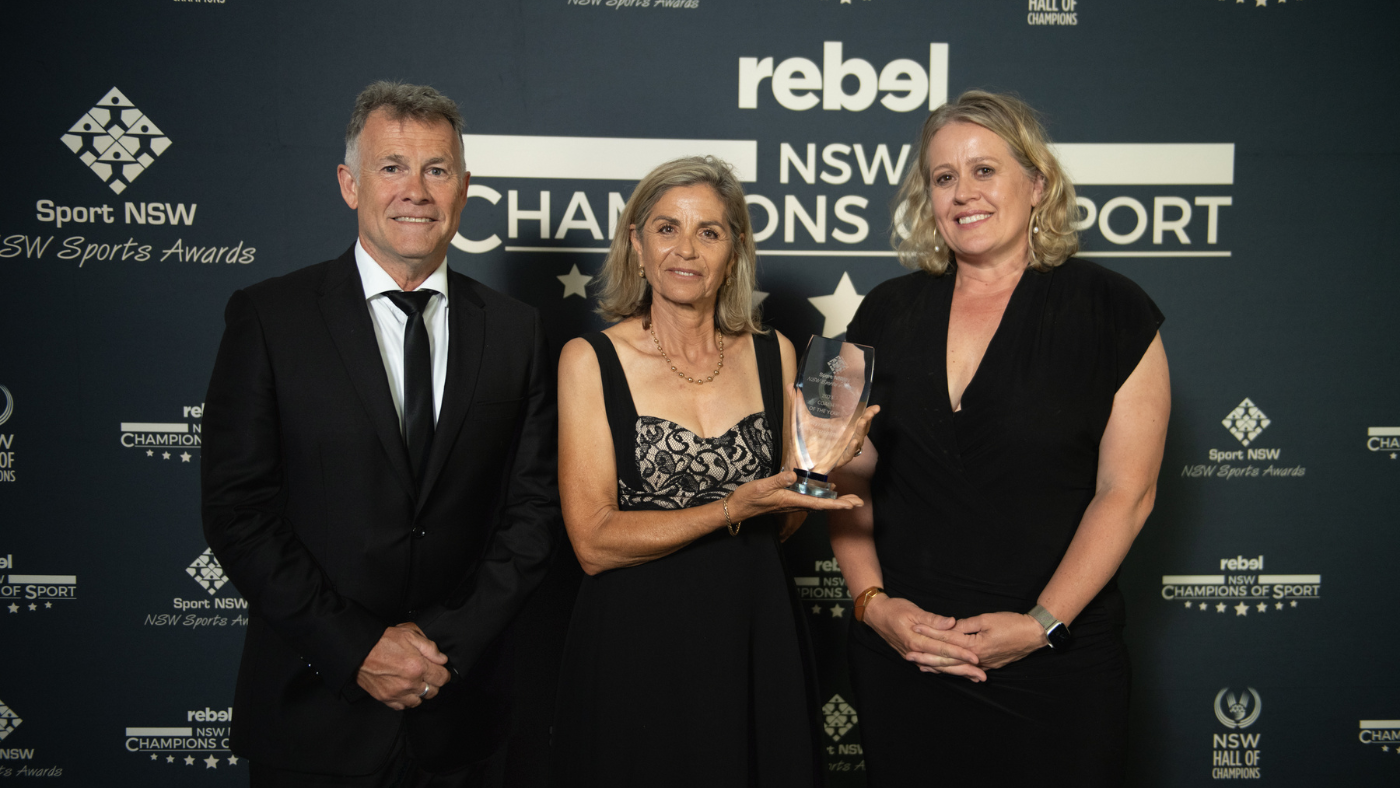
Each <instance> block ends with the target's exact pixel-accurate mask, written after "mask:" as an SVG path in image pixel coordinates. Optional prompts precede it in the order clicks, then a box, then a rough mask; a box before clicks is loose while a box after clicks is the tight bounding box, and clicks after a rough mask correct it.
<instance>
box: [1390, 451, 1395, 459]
mask: <svg viewBox="0 0 1400 788" xmlns="http://www.w3.org/2000/svg"><path fill="white" fill-rule="evenodd" d="M1390 459H1392V460H1393V459H1395V452H1391V453H1390Z"/></svg>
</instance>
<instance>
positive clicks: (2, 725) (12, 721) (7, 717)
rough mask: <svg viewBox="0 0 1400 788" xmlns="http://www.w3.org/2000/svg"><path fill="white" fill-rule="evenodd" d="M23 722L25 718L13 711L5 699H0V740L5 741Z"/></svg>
mask: <svg viewBox="0 0 1400 788" xmlns="http://www.w3.org/2000/svg"><path fill="white" fill-rule="evenodd" d="M21 722H24V720H22V719H20V718H19V715H17V714H15V713H14V712H13V711H11V710H10V707H9V706H6V705H5V702H4V701H0V741H4V740H5V739H6V738H8V737H9V735H10V734H11V733H14V732H15V728H18V727H19V724H20V723H21Z"/></svg>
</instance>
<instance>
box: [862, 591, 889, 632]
mask: <svg viewBox="0 0 1400 788" xmlns="http://www.w3.org/2000/svg"><path fill="white" fill-rule="evenodd" d="M884 593H885V589H883V588H881V587H879V586H871V587H869V588H867V589H865V590H864V591H862V592H860V596H858V597H856V621H859V622H861V623H865V606H866V605H868V604H870V600H871V599H874V598H875V595H876V594H884ZM885 596H889V594H885Z"/></svg>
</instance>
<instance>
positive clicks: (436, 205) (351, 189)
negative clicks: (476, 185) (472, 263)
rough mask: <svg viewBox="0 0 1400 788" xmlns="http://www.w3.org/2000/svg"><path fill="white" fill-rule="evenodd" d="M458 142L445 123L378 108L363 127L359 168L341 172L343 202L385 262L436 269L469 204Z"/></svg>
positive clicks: (365, 239) (374, 253)
mask: <svg viewBox="0 0 1400 788" xmlns="http://www.w3.org/2000/svg"><path fill="white" fill-rule="evenodd" d="M458 151H459V143H458V140H457V136H456V134H455V132H454V131H453V129H452V124H450V123H448V122H447V121H445V120H440V121H435V122H428V123H425V122H422V121H418V120H414V119H413V118H403V119H401V120H393V119H391V118H390V117H389V114H388V113H387V112H386V111H384V110H375V111H374V112H373V113H371V114H370V116H369V119H368V120H367V121H366V122H365V128H364V130H363V131H362V132H360V141H359V153H360V161H359V168H360V171H359V172H358V173H352V172H351V171H350V168H349V167H347V166H345V165H344V164H342V165H340V167H339V169H338V177H339V179H340V193H341V196H342V197H344V198H345V204H346V205H349V206H350V207H351V208H353V209H355V211H356V212H357V213H358V214H359V224H360V243H362V244H363V245H364V247H365V251H367V252H369V254H370V256H371V257H373V258H374V259H375V260H377V261H378V262H379V263H380V265H389V266H407V267H408V268H409V269H410V270H413V271H424V270H428V271H430V270H432V269H434V268H436V267H437V266H438V264H439V263H441V262H442V260H443V258H444V257H446V255H447V245H448V244H449V243H451V242H452V238H453V236H455V235H456V233H457V224H458V222H460V221H461V218H462V206H463V205H465V204H466V201H467V181H468V180H469V179H470V177H471V176H470V173H468V174H465V175H459V174H458V173H459V171H460V166H459V164H458V161H457V156H458Z"/></svg>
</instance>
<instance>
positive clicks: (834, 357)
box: [788, 336, 875, 498]
mask: <svg viewBox="0 0 1400 788" xmlns="http://www.w3.org/2000/svg"><path fill="white" fill-rule="evenodd" d="M874 375H875V348H873V347H870V346H868V345H857V344H855V343H853V342H842V341H841V340H839V339H828V338H827V337H818V336H814V337H812V339H811V341H810V342H808V343H807V350H806V352H804V353H803V354H802V360H801V361H800V362H798V364H797V401H796V402H794V403H793V408H792V417H793V422H794V424H793V438H794V441H795V443H796V448H797V462H796V467H794V468H793V470H794V471H796V472H797V483H796V484H793V485H792V486H791V487H789V488H788V489H789V490H792V491H794V492H799V493H802V494H803V495H812V496H816V497H818V498H835V497H836V486H835V485H833V484H832V483H831V482H830V481H828V480H827V474H829V473H831V471H832V470H833V469H834V468H835V467H836V463H837V462H839V461H840V460H841V455H842V453H843V452H844V451H845V450H846V445H847V444H848V443H850V441H851V437H852V436H853V435H854V434H855V430H856V422H857V421H859V420H860V417H861V414H862V413H865V405H866V402H867V401H868V400H869V399H870V380H871V378H872V377H874Z"/></svg>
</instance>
